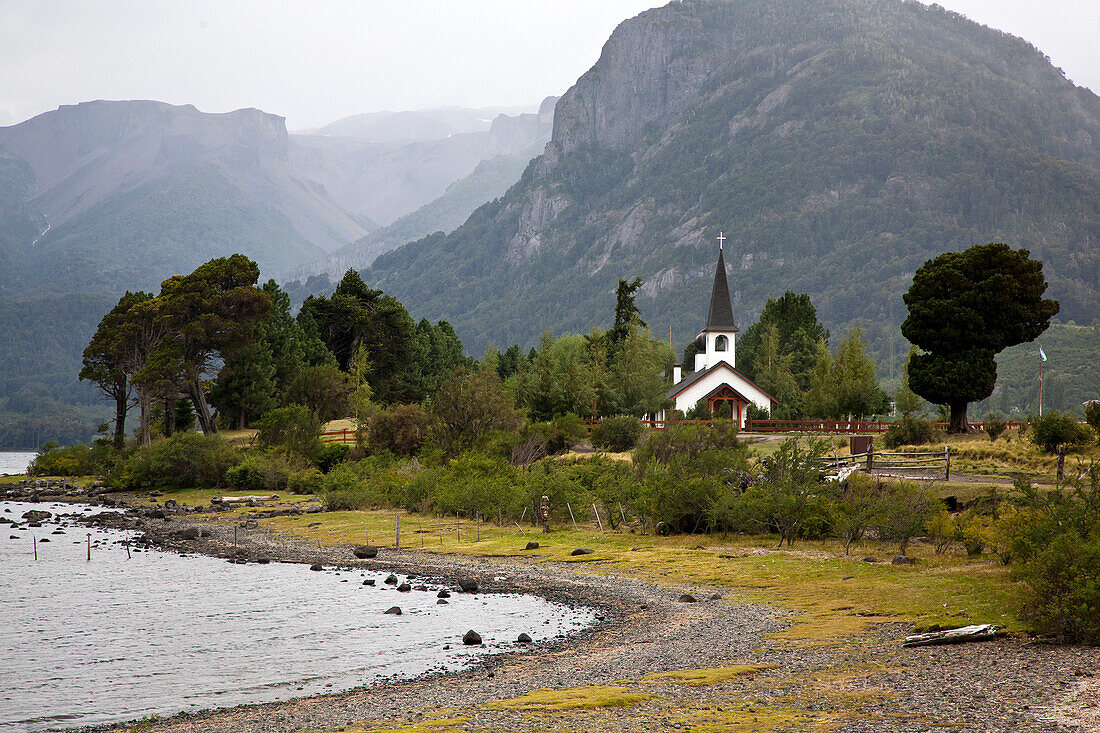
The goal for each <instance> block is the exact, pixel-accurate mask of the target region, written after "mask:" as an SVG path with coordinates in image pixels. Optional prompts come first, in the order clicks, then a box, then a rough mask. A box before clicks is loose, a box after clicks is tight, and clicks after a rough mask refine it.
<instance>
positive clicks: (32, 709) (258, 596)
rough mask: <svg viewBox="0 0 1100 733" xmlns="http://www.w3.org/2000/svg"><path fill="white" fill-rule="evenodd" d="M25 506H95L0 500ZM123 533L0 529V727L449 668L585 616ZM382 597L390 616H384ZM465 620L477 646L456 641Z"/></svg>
mask: <svg viewBox="0 0 1100 733" xmlns="http://www.w3.org/2000/svg"><path fill="white" fill-rule="evenodd" d="M32 508H34V509H44V510H46V511H50V512H54V513H55V515H56V514H57V513H63V514H68V513H73V512H88V513H95V512H97V511H99V509H96V508H88V507H75V506H73V505H62V504H26V503H20V502H0V516H3V517H6V518H8V519H14V520H16V521H19V522H20V524H21V525H25V522H24V521H23V520H22V519H21V517H22V515H23V513H24V512H25V511H27V510H28V509H32ZM89 534H90V535H91V543H92V549H91V554H92V559H91V561H90V562H89V561H87V559H86V558H87V554H86V553H87V544H86V543H87V542H88V535H89ZM130 534H131V533H127V532H122V531H117V530H96V529H91V528H86V527H83V526H80V525H76V524H73V523H71V522H69V521H68V520H64V519H62V520H60V522H59V523H50V522H49V521H47V522H46V523H43V525H42V527H41V528H29V527H25V526H17V527H14V528H13V527H11V526H10V525H7V524H2V525H0V618H2V619H3V623H2V624H0V670H3V673H2V676H3V679H4V682H3V685H2V686H0V731H2V732H4V733H8V732H9V731H11V732H14V731H21V732H23V731H39V730H44V729H46V728H59V727H74V726H78V725H91V724H99V723H107V722H118V721H123V720H130V719H134V718H140V717H143V716H151V715H161V716H164V715H169V714H172V713H176V712H180V711H196V710H200V709H206V708H212V707H229V706H233V705H237V704H241V703H257V702H268V701H272V700H282V699H288V698H292V697H298V696H302V695H310V694H314V693H320V692H334V691H338V690H342V689H348V688H351V687H356V686H359V685H364V684H370V683H372V682H377V681H379V680H381V679H382V678H385V677H389V676H397V677H413V676H417V675H421V674H424V673H427V672H433V671H443V670H457V669H461V668H463V667H465V666H468V665H469V664H472V663H473V662H474V661H476V659H477V658H478V657H479V656H480V655H483V654H486V653H493V652H502V651H507V650H510V649H515V648H516V645H515V644H514V641H515V639H516V637H517V636H518V635H519V634H520V633H521V632H527V633H528V634H530V635H531V636H532V637H533V638H534V640H535V641H536V642H537V641H540V640H545V639H548V638H554V637H557V636H558V635H565V636H568V635H570V634H574V633H577V632H579V631H581V630H583V629H584V628H586V627H587V626H589V625H591V624H592V623H593V622H594V619H595V612H594V611H593V610H591V609H584V608H582V609H570V608H568V607H566V606H564V605H561V604H556V603H551V602H549V601H546V600H545V599H542V598H537V597H533V596H521V595H504V594H478V595H469V594H460V593H453V594H452V595H451V597H450V598H449V599H447V600H448V601H449V604H447V605H438V604H437V603H436V600H437V599H436V591H437V590H438V589H439V586H432V589H431V591H429V592H425V591H412V592H409V593H400V592H398V591H396V590H395V589H393V588H391V587H389V586H386V585H385V584H384V583H383V579H384V578H385V577H386V575H387V574H388V573H384V572H382V573H379V572H364V571H359V570H342V571H337V570H328V569H326V570H325V571H324V572H312V571H310V570H309V568H308V567H307V566H305V565H300V564H282V563H271V564H269V565H258V564H249V565H238V564H233V563H229V562H227V561H225V560H218V559H214V558H208V557H203V556H194V555H192V556H183V555H178V554H175V553H170V552H161V551H156V550H150V551H139V550H137V549H134V548H132V549H131V556H130V557H129V558H127V548H126V545H125V540H126V539H127V538H128V537H129V536H130ZM11 537H14V538H15V539H11ZM33 538H36V539H37V540H38V542H37V552H38V559H37V560H35V558H34V549H35V544H34V539H33ZM44 540H49V542H45V541H44ZM399 577H400V578H401V580H402V581H403V580H404V579H405V578H404V576H401V575H399ZM365 579H374V580H375V582H376V584H377V585H376V586H375V587H370V586H366V585H364V584H363V581H364V580H365ZM418 583H420V581H419V580H413V581H412V584H413V585H417V584H418ZM395 605H396V606H400V607H401V608H402V609H403V611H404V614H403V615H401V616H394V615H386V614H384V613H383V612H384V611H385V610H386V609H388V608H390V607H391V606H395ZM467 629H474V630H476V631H478V633H480V634H481V636H482V638H483V639H484V641H485V644H486V646H487V649H480V648H476V647H464V646H463V644H462V639H461V637H462V635H463V634H464V633H465V632H466V631H467ZM447 647H450V648H449V649H448V648H447Z"/></svg>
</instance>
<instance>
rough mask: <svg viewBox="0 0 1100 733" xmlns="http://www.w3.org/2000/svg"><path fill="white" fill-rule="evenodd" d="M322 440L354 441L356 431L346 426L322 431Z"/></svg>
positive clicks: (325, 441) (332, 441) (334, 441)
mask: <svg viewBox="0 0 1100 733" xmlns="http://www.w3.org/2000/svg"><path fill="white" fill-rule="evenodd" d="M321 441H322V442H324V443H354V442H355V431H354V430H348V429H347V428H344V429H343V430H330V431H329V432H327V433H321Z"/></svg>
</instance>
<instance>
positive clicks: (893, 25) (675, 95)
mask: <svg viewBox="0 0 1100 733" xmlns="http://www.w3.org/2000/svg"><path fill="white" fill-rule="evenodd" d="M719 231H724V232H725V234H726V236H727V238H728V239H727V242H726V254H727V261H728V262H729V263H730V266H731V268H730V269H731V272H730V278H729V279H730V287H731V292H732V297H733V300H734V311H735V315H736V317H737V319H738V322H739V323H743V324H747V323H750V322H752V320H753V319H754V318H755V317H756V315H757V314H758V313H759V312H760V309H761V308H762V306H763V303H764V301H765V300H766V299H767V298H769V297H777V296H779V295H782V293H783V292H784V291H785V290H788V289H791V290H795V291H802V292H807V293H809V294H810V295H811V297H812V298H813V301H814V302H815V304H817V306H818V308H819V311H820V313H821V315H822V316H823V318H824V320H825V321H826V323H827V324H828V325H829V326H830V328H831V329H832V331H833V332H834V333H840V332H841V331H842V330H843V329H844V328H845V327H846V326H848V325H849V324H855V323H861V324H862V325H863V326H864V328H865V329H866V330H867V332H868V337H869V340H870V342H871V345H872V349H873V352H874V354H875V356H876V357H877V358H879V359H880V361H881V362H884V363H885V364H886V365H887V367H888V368H887V371H886V373H887V374H894V375H896V374H897V371H896V370H897V368H898V366H899V364H900V362H901V359H902V358H903V357H904V354H905V353H906V351H907V349H908V346H907V344H906V343H905V342H904V339H902V338H901V337H900V334H899V333H898V330H897V326H898V324H899V323H900V321H901V320H902V319H903V318H904V314H905V306H904V304H903V303H902V302H901V294H902V293H904V292H905V290H906V289H907V288H908V284H909V281H910V279H911V276H912V273H913V271H914V270H915V269H916V268H917V267H918V266H919V265H920V264H921V263H923V262H924V261H925V260H926V259H928V258H930V257H932V256H934V255H936V254H938V253H940V252H942V251H945V250H959V249H963V248H965V247H967V246H970V245H972V244H977V243H984V242H989V241H1005V242H1008V243H1010V244H1012V246H1014V247H1026V248H1028V249H1029V250H1031V252H1032V254H1033V256H1036V257H1039V258H1041V259H1043V260H1044V263H1045V272H1046V275H1047V278H1048V281H1049V282H1050V283H1051V287H1050V290H1049V291H1048V295H1049V296H1051V297H1055V298H1057V299H1059V300H1060V301H1061V302H1062V312H1061V315H1062V317H1063V318H1065V319H1075V320H1077V321H1078V322H1083V323H1091V322H1095V321H1097V319H1100V305H1098V304H1100V251H1098V249H1097V247H1096V246H1095V242H1096V241H1097V238H1098V237H1100V99H1098V98H1097V97H1096V95H1094V94H1093V93H1092V92H1090V91H1089V90H1087V89H1082V88H1077V87H1075V86H1074V85H1073V84H1072V83H1070V82H1069V81H1067V80H1066V79H1065V77H1064V75H1063V74H1062V73H1061V72H1060V71H1059V70H1057V69H1055V68H1054V67H1053V66H1052V65H1051V64H1050V62H1049V60H1048V59H1047V58H1046V57H1045V56H1043V54H1042V53H1040V52H1039V51H1037V50H1036V49H1035V48H1034V47H1032V46H1031V45H1030V44H1028V43H1027V42H1026V41H1023V40H1021V39H1019V38H1016V37H1013V36H1011V35H1008V34H1005V33H1002V32H999V31H996V30H992V29H989V28H986V27H983V26H980V25H978V24H976V23H973V22H971V21H969V20H967V19H966V18H964V17H962V16H960V15H958V14H955V13H951V12H948V11H946V10H944V9H942V8H939V7H938V6H931V7H929V6H924V5H921V4H919V3H916V2H899V1H898V0H823V1H821V2H809V1H808V0H776V1H775V2H768V3H763V2H760V1H759V0H727V1H724V2H713V1H708V0H684V2H675V3H671V4H669V5H667V6H665V7H662V8H657V9H654V10H649V11H646V12H644V13H642V14H640V15H639V16H638V17H636V18H633V19H631V20H627V21H625V22H624V23H622V24H621V25H620V26H619V27H618V28H617V29H616V30H615V32H614V33H613V34H612V36H611V38H610V39H609V40H608V41H607V43H606V44H605V46H604V48H603V51H602V54H601V56H600V59H599V61H598V62H597V63H596V64H595V65H594V66H593V67H592V69H590V70H589V71H588V72H586V73H585V74H584V75H582V76H581V78H580V79H578V81H577V83H576V84H575V85H574V86H573V87H572V88H570V89H569V90H568V91H567V92H566V94H565V95H564V96H563V97H562V98H561V99H560V100H559V102H558V104H557V107H556V111H555V116H554V129H553V135H552V139H551V142H550V144H549V145H548V146H547V148H546V152H545V153H544V154H543V155H542V156H540V157H539V158H537V159H536V160H535V161H534V162H533V163H532V164H531V166H530V167H529V168H528V169H527V170H526V171H525V173H524V175H523V177H522V179H521V180H520V182H519V183H517V184H516V185H515V186H514V187H512V188H511V189H510V190H509V191H508V193H507V194H506V195H505V196H503V197H502V198H501V199H500V200H498V201H494V202H492V203H490V204H486V205H485V206H483V207H481V208H480V209H478V210H477V211H475V212H474V213H473V215H472V216H471V217H470V219H469V220H468V221H467V222H466V223H464V224H463V225H462V226H461V227H459V228H458V229H456V230H455V231H454V232H452V233H451V234H449V235H447V236H439V235H432V236H429V237H426V238H425V239H423V240H420V241H418V242H416V243H413V244H410V245H406V246H405V247H402V248H400V249H398V250H396V251H393V252H390V253H387V254H385V255H382V256H381V257H379V258H378V259H377V260H376V261H375V263H374V265H373V266H372V267H371V268H370V269H369V270H367V271H366V272H365V273H364V278H365V279H366V280H367V281H368V282H369V283H371V284H372V285H373V286H375V287H381V288H383V289H385V290H386V291H387V292H390V293H392V294H393V295H395V296H396V297H397V298H399V299H400V300H402V301H403V302H406V303H410V304H411V307H412V308H413V309H414V310H415V315H416V316H417V317H421V316H423V317H427V318H429V319H433V320H434V319H438V318H445V319H447V320H449V321H450V322H451V323H453V324H454V325H455V327H456V330H457V331H458V333H459V335H460V336H461V337H462V339H463V341H464V343H466V344H467V347H468V348H470V349H471V351H472V352H475V353H476V352H477V351H478V350H479V349H481V348H483V347H484V345H486V344H497V345H500V346H505V345H508V344H511V343H513V342H519V343H521V344H525V345H529V344H532V343H534V342H535V341H536V340H537V338H538V334H539V333H541V332H542V331H543V330H544V329H552V330H554V331H556V332H562V331H568V330H573V331H581V332H584V331H587V330H589V329H590V328H591V327H592V325H593V324H597V323H603V324H606V323H607V322H608V320H609V318H610V314H611V313H612V311H613V306H614V290H615V283H616V282H617V280H618V279H619V278H632V277H635V276H640V277H642V278H643V279H644V280H645V286H644V288H643V290H642V291H641V297H640V298H639V306H640V307H641V309H642V314H643V317H644V318H645V319H646V320H647V321H648V322H649V323H650V324H651V325H652V326H653V327H654V329H655V330H656V332H658V333H660V334H662V335H663V334H666V333H668V329H669V327H670V326H671V327H672V328H673V330H674V337H675V340H676V341H677V342H678V343H679V344H681V345H682V344H683V343H685V342H686V341H687V340H689V339H690V338H691V337H693V336H694V334H695V331H696V329H697V328H698V327H699V326H700V325H701V320H700V319H701V318H702V316H703V314H704V309H705V305H706V298H707V295H708V294H709V282H708V281H709V278H710V277H711V274H712V272H713V269H712V268H713V263H714V258H715V256H716V251H715V250H716V246H715V245H716V243H715V241H714V240H715V237H716V236H717V235H718V233H719Z"/></svg>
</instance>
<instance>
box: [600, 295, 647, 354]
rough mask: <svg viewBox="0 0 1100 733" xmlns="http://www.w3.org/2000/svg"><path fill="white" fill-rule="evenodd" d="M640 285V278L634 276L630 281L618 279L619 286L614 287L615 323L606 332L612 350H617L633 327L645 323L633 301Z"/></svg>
mask: <svg viewBox="0 0 1100 733" xmlns="http://www.w3.org/2000/svg"><path fill="white" fill-rule="evenodd" d="M641 287H642V278H640V277H636V278H634V279H633V280H632V281H630V282H627V281H626V280H620V281H619V286H618V287H617V288H615V323H614V325H612V326H611V330H610V331H608V334H607V336H608V342H609V344H610V346H611V351H612V352H615V351H617V350H618V348H619V346H620V345H621V344H622V342H623V341H624V340H626V337H627V335H628V334H629V333H630V332H631V331H632V330H634V329H635V327H638V328H644V327H645V325H646V324H645V321H643V320H642V317H641V313H640V312H639V310H638V306H637V305H636V304H635V303H634V299H635V298H636V297H637V296H636V295H635V293H637V292H638V289H639V288H641Z"/></svg>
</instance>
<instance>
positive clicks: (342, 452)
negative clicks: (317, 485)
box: [316, 443, 351, 473]
mask: <svg viewBox="0 0 1100 733" xmlns="http://www.w3.org/2000/svg"><path fill="white" fill-rule="evenodd" d="M349 450H351V449H350V448H348V446H347V444H346V443H325V446H324V447H323V448H322V449H321V453H320V454H319V455H318V456H317V461H316V462H317V468H318V469H319V470H320V471H321V473H328V472H329V471H331V470H332V468H333V467H334V466H335V465H336V464H337V463H340V462H342V461H345V460H347V457H348V451H349Z"/></svg>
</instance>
